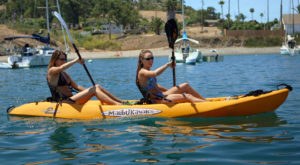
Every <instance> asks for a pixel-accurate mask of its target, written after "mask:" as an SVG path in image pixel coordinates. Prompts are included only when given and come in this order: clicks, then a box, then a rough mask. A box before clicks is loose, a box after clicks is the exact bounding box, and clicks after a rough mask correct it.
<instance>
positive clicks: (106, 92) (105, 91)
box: [98, 85, 122, 103]
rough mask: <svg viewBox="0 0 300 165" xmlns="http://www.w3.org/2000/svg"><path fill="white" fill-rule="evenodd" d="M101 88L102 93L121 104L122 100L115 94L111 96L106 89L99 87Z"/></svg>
mask: <svg viewBox="0 0 300 165" xmlns="http://www.w3.org/2000/svg"><path fill="white" fill-rule="evenodd" d="M98 86H99V88H100V89H101V91H102V92H104V93H105V94H106V95H107V96H109V97H110V98H111V99H113V100H115V101H117V102H119V103H121V102H122V100H121V99H119V98H118V97H116V96H114V95H113V94H111V93H110V92H108V91H107V90H106V89H104V88H103V87H102V86H100V85H98Z"/></svg>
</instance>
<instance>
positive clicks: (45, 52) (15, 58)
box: [0, 0, 68, 68]
mask: <svg viewBox="0 0 300 165" xmlns="http://www.w3.org/2000/svg"><path fill="white" fill-rule="evenodd" d="M48 8H49V7H48V0H46V16H47V30H48V34H47V36H46V37H44V36H40V35H37V34H32V36H15V37H8V38H5V39H4V40H7V41H11V42H12V41H14V40H16V39H20V38H29V39H33V40H37V41H39V42H41V43H43V44H46V46H38V47H36V48H32V47H30V46H29V44H25V46H24V47H23V49H22V50H21V52H16V54H15V55H12V56H10V57H8V59H7V62H8V63H2V64H1V65H0V67H1V68H27V67H36V66H47V65H48V64H49V61H50V58H51V56H52V53H53V52H54V51H55V49H53V48H51V47H50V27H49V11H48ZM57 8H58V10H59V11H60V9H59V2H58V0H57ZM63 31H64V30H63ZM65 45H66V41H65ZM66 51H67V52H68V47H66Z"/></svg>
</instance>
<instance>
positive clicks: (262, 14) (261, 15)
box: [259, 13, 264, 23]
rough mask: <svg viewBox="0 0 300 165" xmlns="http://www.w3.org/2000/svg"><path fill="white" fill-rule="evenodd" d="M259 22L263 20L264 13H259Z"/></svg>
mask: <svg viewBox="0 0 300 165" xmlns="http://www.w3.org/2000/svg"><path fill="white" fill-rule="evenodd" d="M259 16H260V18H261V23H262V22H263V17H264V13H260V15H259Z"/></svg>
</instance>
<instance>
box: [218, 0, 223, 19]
mask: <svg viewBox="0 0 300 165" xmlns="http://www.w3.org/2000/svg"><path fill="white" fill-rule="evenodd" d="M219 5H221V11H222V19H224V14H223V5H224V1H219Z"/></svg>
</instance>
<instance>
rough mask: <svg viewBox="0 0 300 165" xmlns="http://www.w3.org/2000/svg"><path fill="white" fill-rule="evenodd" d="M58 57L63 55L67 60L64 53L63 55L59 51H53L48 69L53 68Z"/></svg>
mask: <svg viewBox="0 0 300 165" xmlns="http://www.w3.org/2000/svg"><path fill="white" fill-rule="evenodd" d="M60 55H65V56H66V58H67V55H66V53H64V52H63V51H60V50H56V51H54V52H53V54H52V56H51V59H50V61H49V64H48V68H51V67H53V66H55V62H56V60H57V59H58V58H59V56H60Z"/></svg>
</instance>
